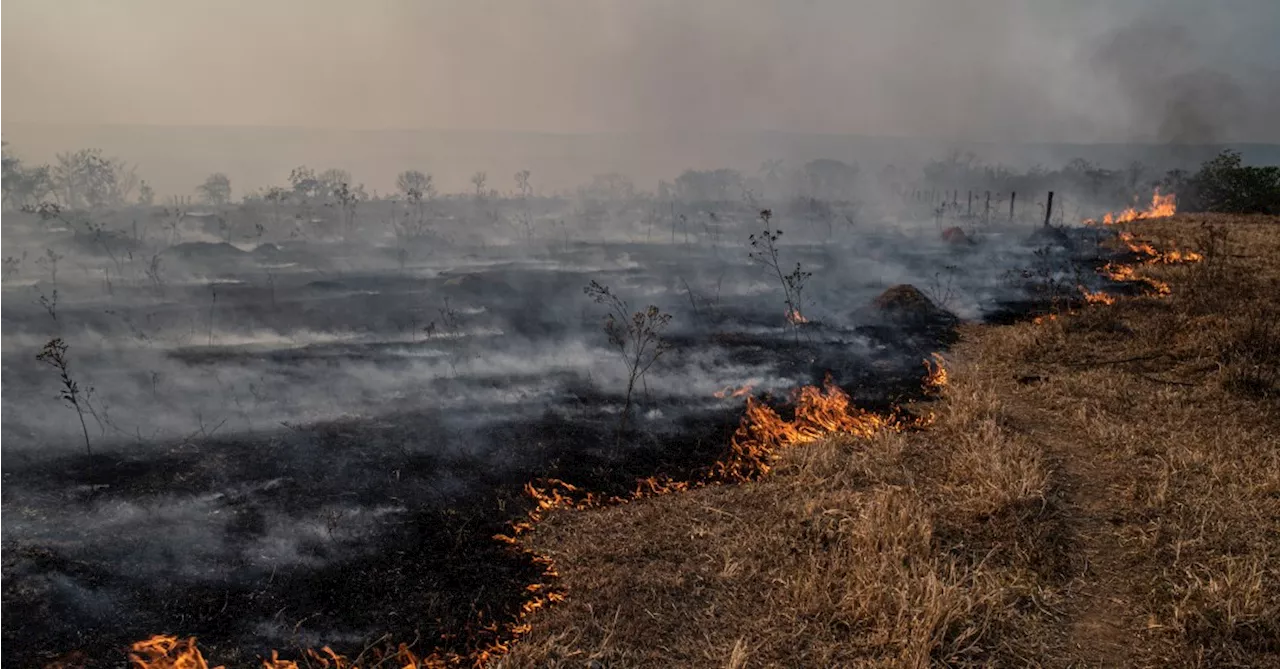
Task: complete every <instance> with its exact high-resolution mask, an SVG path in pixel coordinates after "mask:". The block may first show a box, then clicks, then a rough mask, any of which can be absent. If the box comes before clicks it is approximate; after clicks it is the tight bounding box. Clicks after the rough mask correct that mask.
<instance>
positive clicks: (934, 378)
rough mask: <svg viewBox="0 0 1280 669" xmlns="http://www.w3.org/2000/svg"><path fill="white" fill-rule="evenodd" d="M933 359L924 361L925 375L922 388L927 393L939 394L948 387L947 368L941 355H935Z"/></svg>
mask: <svg viewBox="0 0 1280 669" xmlns="http://www.w3.org/2000/svg"><path fill="white" fill-rule="evenodd" d="M931 358H932V359H926V360H925V361H924V371H925V374H924V380H923V381H922V382H921V386H922V387H923V388H924V391H925V392H926V393H929V394H937V393H939V392H941V391H942V389H943V388H944V387H946V385H947V368H946V367H945V366H944V364H943V363H944V362H945V360H943V358H942V354H941V353H934V354H933V355H932V356H931Z"/></svg>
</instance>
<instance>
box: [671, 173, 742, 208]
mask: <svg viewBox="0 0 1280 669" xmlns="http://www.w3.org/2000/svg"><path fill="white" fill-rule="evenodd" d="M675 185H676V193H677V194H678V195H679V197H680V199H682V200H684V201H686V202H724V201H726V200H728V199H729V198H731V197H737V196H739V195H740V194H741V193H742V187H743V178H742V173H741V172H738V171H737V170H729V169H718V170H685V171H684V172H682V173H681V174H680V176H678V177H676V184H675Z"/></svg>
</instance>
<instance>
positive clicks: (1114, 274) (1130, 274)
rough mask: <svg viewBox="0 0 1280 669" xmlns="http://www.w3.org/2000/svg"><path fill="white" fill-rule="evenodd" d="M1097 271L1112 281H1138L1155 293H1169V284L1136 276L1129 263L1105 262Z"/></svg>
mask: <svg viewBox="0 0 1280 669" xmlns="http://www.w3.org/2000/svg"><path fill="white" fill-rule="evenodd" d="M1099 272H1100V273H1101V274H1102V275H1103V276H1105V277H1107V278H1108V279H1111V280H1112V281H1118V282H1121V283H1129V282H1138V283H1143V284H1146V285H1147V286H1148V287H1150V288H1151V289H1152V290H1154V291H1155V292H1156V294H1157V295H1168V294H1169V293H1170V290H1169V284H1167V283H1165V282H1163V281H1157V280H1156V279H1152V278H1151V277H1146V276H1138V273H1137V272H1136V271H1135V270H1134V269H1133V267H1132V266H1130V265H1117V264H1115V263H1107V264H1106V265H1104V266H1103V267H1102V269H1101V270H1099Z"/></svg>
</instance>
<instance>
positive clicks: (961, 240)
mask: <svg viewBox="0 0 1280 669" xmlns="http://www.w3.org/2000/svg"><path fill="white" fill-rule="evenodd" d="M942 240H943V241H945V242H947V243H948V244H972V243H973V240H972V239H970V238H969V235H966V234H964V230H961V229H960V228H958V227H954V226H953V227H950V228H947V229H946V230H943V231H942Z"/></svg>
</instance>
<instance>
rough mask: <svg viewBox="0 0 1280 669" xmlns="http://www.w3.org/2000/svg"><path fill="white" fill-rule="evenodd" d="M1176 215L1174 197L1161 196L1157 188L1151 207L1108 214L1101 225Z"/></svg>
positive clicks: (1175, 200)
mask: <svg viewBox="0 0 1280 669" xmlns="http://www.w3.org/2000/svg"><path fill="white" fill-rule="evenodd" d="M1176 213H1178V204H1177V198H1176V196H1175V195H1174V194H1173V193H1169V194H1168V195H1161V194H1160V189H1159V188H1157V189H1156V191H1155V193H1154V194H1152V196H1151V206H1149V207H1147V208H1146V209H1143V210H1138V209H1135V208H1133V207H1129V208H1128V209H1125V210H1124V211H1122V212H1120V213H1119V214H1112V213H1110V212H1108V213H1107V214H1105V215H1103V217H1102V224H1103V225H1115V224H1117V223H1128V222H1130V221H1137V220H1140V219H1144V218H1163V217H1165V216H1173V215H1174V214H1176ZM1085 224H1086V225H1097V221H1096V220H1094V219H1088V220H1086V221H1085Z"/></svg>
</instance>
